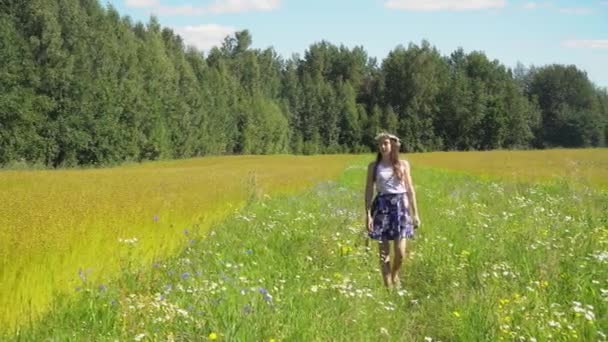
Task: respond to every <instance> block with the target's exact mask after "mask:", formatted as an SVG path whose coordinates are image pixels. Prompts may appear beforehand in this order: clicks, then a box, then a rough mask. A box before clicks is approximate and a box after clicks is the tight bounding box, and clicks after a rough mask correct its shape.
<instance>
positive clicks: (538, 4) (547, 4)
mask: <svg viewBox="0 0 608 342" xmlns="http://www.w3.org/2000/svg"><path fill="white" fill-rule="evenodd" d="M550 7H553V4H552V3H550V2H548V1H545V2H534V1H532V2H528V3H526V4H524V9H527V10H535V9H540V8H550Z"/></svg>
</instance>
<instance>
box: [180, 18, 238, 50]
mask: <svg viewBox="0 0 608 342" xmlns="http://www.w3.org/2000/svg"><path fill="white" fill-rule="evenodd" d="M236 31H237V29H236V28H234V27H230V26H221V25H216V24H208V25H197V26H184V27H176V28H175V32H176V33H177V34H179V35H180V36H181V37H182V38H183V39H184V43H185V44H186V45H192V46H195V47H196V48H198V49H199V50H203V51H208V50H210V49H211V48H212V47H214V46H219V45H221V44H222V42H223V41H224V38H226V36H228V35H231V34H233V33H234V32H236Z"/></svg>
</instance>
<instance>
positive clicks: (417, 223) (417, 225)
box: [414, 215, 421, 228]
mask: <svg viewBox="0 0 608 342" xmlns="http://www.w3.org/2000/svg"><path fill="white" fill-rule="evenodd" d="M420 224H421V222H420V217H418V215H416V216H414V228H418V227H420Z"/></svg>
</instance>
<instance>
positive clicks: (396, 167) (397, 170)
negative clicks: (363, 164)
mask: <svg viewBox="0 0 608 342" xmlns="http://www.w3.org/2000/svg"><path fill="white" fill-rule="evenodd" d="M384 139H386V138H384ZM388 139H389V140H390V142H391V154H390V159H391V165H392V166H393V173H394V174H395V175H396V176H397V178H399V180H400V181H403V180H404V178H405V175H404V174H403V169H401V161H400V160H399V147H400V146H401V144H399V142H398V141H397V140H394V139H390V138H388ZM380 161H382V153H380V152H378V155H377V156H376V168H377V167H378V164H380ZM376 168H374V180H375V179H376V172H377V171H376Z"/></svg>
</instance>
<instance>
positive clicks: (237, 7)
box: [126, 0, 281, 16]
mask: <svg viewBox="0 0 608 342" xmlns="http://www.w3.org/2000/svg"><path fill="white" fill-rule="evenodd" d="M126 5H127V6H129V7H135V8H145V9H148V10H150V11H151V12H153V13H155V14H159V15H184V16H186V15H190V16H192V15H203V14H223V13H241V12H255V11H272V10H275V9H277V8H279V6H280V5H281V0H216V1H215V2H214V3H212V4H210V5H202V6H201V5H175V6H170V5H163V4H162V3H161V2H160V0H126Z"/></svg>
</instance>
